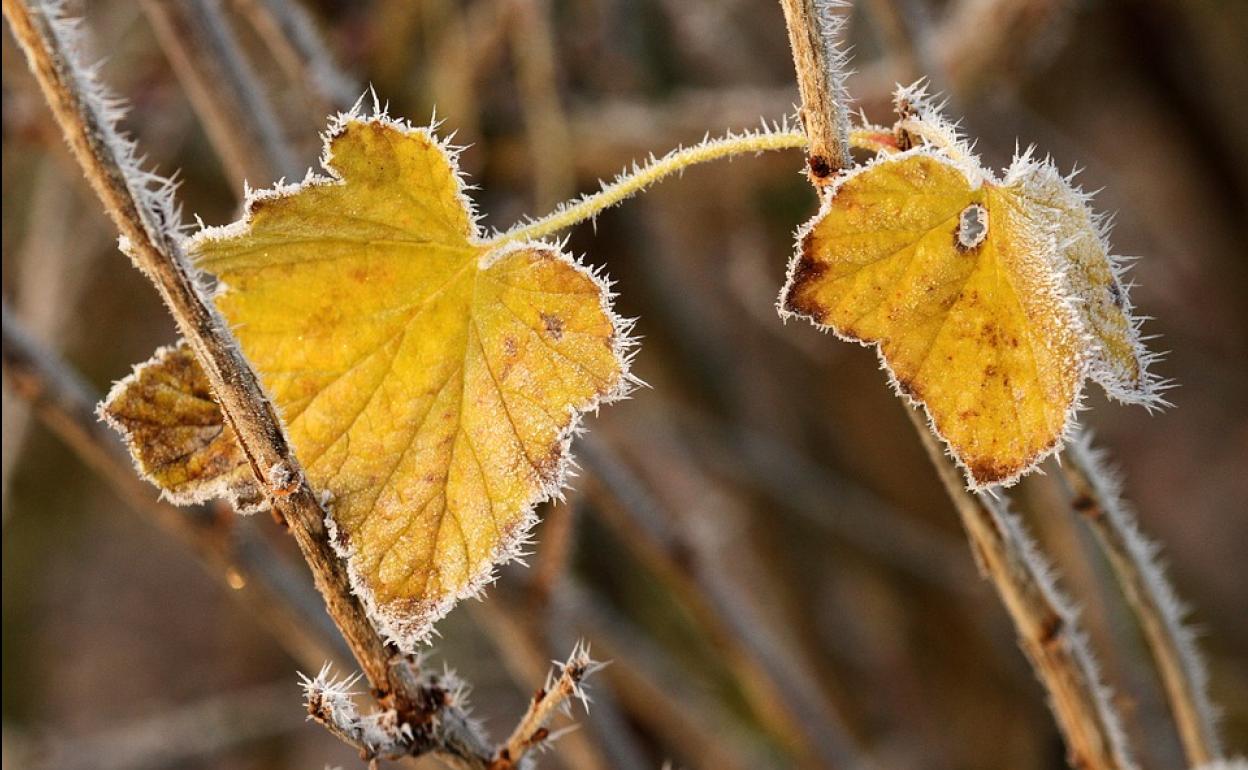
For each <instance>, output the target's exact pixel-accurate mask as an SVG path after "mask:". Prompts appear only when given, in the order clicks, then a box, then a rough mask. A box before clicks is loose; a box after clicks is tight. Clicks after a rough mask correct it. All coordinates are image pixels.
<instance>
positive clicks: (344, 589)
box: [3, 0, 487, 766]
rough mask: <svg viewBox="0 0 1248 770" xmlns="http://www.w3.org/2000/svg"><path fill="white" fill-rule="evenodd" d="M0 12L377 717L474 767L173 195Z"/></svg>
mask: <svg viewBox="0 0 1248 770" xmlns="http://www.w3.org/2000/svg"><path fill="white" fill-rule="evenodd" d="M3 8H4V15H5V17H6V19H8V22H9V26H10V28H11V29H12V31H13V34H14V37H15V38H16V39H17V41H18V43H19V44H20V45H21V47H22V50H23V51H24V53H25V55H26V58H27V61H28V63H29V65H30V69H31V71H32V72H33V73H34V75H35V78H36V80H37V81H38V82H39V85H40V88H41V89H42V90H43V93H44V97H45V98H46V99H47V101H48V104H49V106H50V107H51V108H52V112H53V115H54V116H55V118H56V121H57V123H58V124H59V125H60V127H61V130H62V132H63V133H64V135H65V139H66V141H67V143H68V144H69V146H70V150H71V151H72V152H73V154H74V157H75V158H76V159H77V161H78V163H79V165H80V166H81V167H82V169H83V171H84V173H85V174H86V176H87V180H88V181H89V182H90V184H91V187H92V188H93V189H94V191H95V193H96V195H97V196H98V197H99V199H100V201H101V203H102V204H103V206H104V209H105V211H106V213H107V214H108V215H109V217H110V218H111V219H112V220H113V223H114V224H115V225H116V227H117V228H118V230H119V231H120V233H121V235H122V243H123V246H124V248H125V250H126V251H127V252H128V253H129V254H130V256H131V258H132V259H133V260H134V263H135V265H136V266H137V267H138V268H139V269H140V270H141V271H142V272H143V273H144V274H145V275H146V276H147V277H148V279H149V280H151V281H152V283H153V285H154V286H155V287H156V289H157V290H158V292H159V293H160V295H161V297H162V299H163V300H164V301H165V304H166V305H167V307H168V308H169V311H170V313H171V314H172V315H173V317H174V320H175V321H176V322H177V325H178V328H179V330H180V331H181V332H182V334H183V336H184V337H185V338H186V340H187V341H188V343H189V344H190V346H191V349H192V350H193V351H194V352H195V354H196V357H197V358H198V359H199V361H200V363H201V364H202V365H203V367H204V370H205V372H206V374H207V376H208V379H209V382H210V383H211V384H212V387H213V391H214V393H215V395H216V397H217V400H218V402H219V403H220V405H221V407H222V411H223V412H224V414H225V416H226V419H227V420H228V421H229V423H230V425H231V427H232V428H233V429H234V431H235V433H236V435H237V436H238V438H239V444H240V446H241V447H242V449H243V451H244V452H245V453H246V455H247V457H248V460H249V461H250V464H251V466H252V470H253V471H254V472H255V474H256V478H257V480H258V481H259V482H260V484H261V486H262V487H263V488H264V489H265V491H266V494H267V495H268V497H269V501H270V504H271V505H272V507H273V510H274V511H276V512H277V513H278V514H280V515H281V516H282V518H283V520H284V521H285V522H286V524H287V525H288V526H289V528H290V531H291V533H292V534H293V535H294V537H295V540H296V542H297V543H298V545H299V548H300V551H301V552H302V553H303V556H304V559H305V560H306V561H307V562H308V566H309V567H310V568H311V570H312V574H313V577H314V579H315V581H316V586H317V589H318V590H319V591H320V592H321V595H322V596H323V597H324V598H325V602H326V606H327V607H328V609H329V613H330V616H331V617H332V618H333V619H334V622H335V623H336V624H337V626H338V628H339V630H340V631H341V632H342V634H343V636H344V637H345V639H346V641H347V644H348V645H349V646H350V648H351V651H352V653H353V654H354V655H355V658H356V660H357V661H358V662H359V664H360V666H361V668H362V669H363V671H364V674H365V676H367V677H368V680H369V682H370V684H371V685H372V686H373V689H374V690H375V691H376V692H377V694H378V696H379V698H380V700H381V702H382V704H383V706H386V707H389V708H394V709H395V710H396V712H397V713H398V714H399V715H400V717H401V719H402V721H403V722H404V723H405V724H406V723H413V724H416V725H419V726H428V725H430V724H431V723H432V722H434V721H436V722H438V724H439V725H440V728H439V729H436V730H434V729H430V730H422V731H421V733H420V738H421V741H422V742H423V741H425V740H427V741H429V743H428V744H425V745H415V746H414V747H413V753H416V752H418V751H419V750H421V749H424V750H437V751H442V752H446V753H449V754H452V755H455V756H459V757H461V758H463V759H465V760H467V761H469V762H471V763H473V764H476V765H477V766H480V765H481V764H482V763H483V758H484V757H485V756H487V749H486V748H485V746H484V741H482V740H481V738H480V736H478V735H475V734H474V733H471V732H467V733H464V734H456V735H448V734H447V732H446V730H445V724H444V723H446V722H449V721H450V720H448V719H435V717H438V716H439V714H438V711H437V709H438V708H439V707H440V705H441V704H433V705H431V704H430V703H429V702H428V701H427V699H426V697H425V696H426V695H427V693H426V692H425V691H424V690H423V689H422V687H421V683H420V681H419V678H418V677H417V675H416V672H415V670H414V669H413V667H412V665H411V661H410V660H409V658H408V656H406V655H404V654H402V653H401V652H400V651H399V650H398V649H396V648H395V647H393V646H392V645H389V644H387V642H386V641H385V640H384V639H382V638H381V636H380V635H379V634H378V632H377V630H376V628H374V626H373V625H372V623H371V622H370V621H369V618H368V615H367V613H366V611H365V609H364V606H363V604H362V603H361V602H360V601H359V599H358V598H357V597H355V595H354V594H352V592H351V587H350V581H349V580H348V577H347V571H346V566H345V565H344V564H343V562H342V561H341V560H340V559H339V558H338V557H337V555H336V554H335V553H334V551H333V548H332V546H331V545H330V542H329V535H328V532H327V530H326V525H325V519H326V513H325V511H324V509H323V508H322V506H321V504H320V502H319V498H318V497H317V495H316V494H315V493H314V492H313V490H312V489H311V487H310V486H309V485H308V483H307V481H306V479H305V478H304V476H303V472H302V469H301V467H300V465H299V463H298V461H297V460H296V458H295V456H294V453H293V452H292V451H291V449H290V447H289V445H288V444H287V442H286V438H285V435H284V433H283V431H282V429H281V425H280V423H279V421H278V418H277V415H276V413H275V412H274V410H273V407H272V405H271V404H270V403H269V402H268V400H267V399H266V398H265V397H264V394H263V391H262V390H261V388H260V384H259V382H258V380H257V379H256V375H255V373H254V372H253V371H252V370H251V367H250V365H249V364H248V363H247V361H246V360H245V359H244V358H243V356H242V354H241V352H240V351H239V348H238V345H237V344H236V343H235V341H234V339H233V336H232V335H231V333H230V332H229V330H228V328H227V327H226V325H225V324H224V323H223V321H222V320H221V318H220V317H219V316H218V315H217V314H216V313H215V311H214V310H212V309H211V307H210V305H209V304H208V301H207V300H206V298H205V296H204V292H203V290H202V289H201V288H200V286H199V285H198V284H197V283H196V281H195V280H194V278H193V277H192V273H191V271H190V269H189V268H188V266H187V262H186V258H185V255H184V254H183V252H182V249H181V245H180V242H179V240H178V237H177V233H176V227H177V223H178V215H177V207H176V205H175V203H174V200H173V193H172V186H171V184H170V183H169V182H168V181H167V180H164V179H160V178H159V177H156V176H155V175H153V174H150V173H148V172H145V171H143V170H141V169H140V168H139V163H138V161H137V159H136V154H135V147H134V144H133V143H132V142H130V141H129V140H127V139H125V138H123V137H122V136H121V135H120V134H118V132H117V130H116V128H115V122H116V120H117V118H118V103H117V101H116V100H115V99H110V98H109V97H106V96H105V95H104V94H103V91H102V88H101V86H100V84H99V83H98V82H97V81H96V79H95V77H94V75H93V73H91V72H90V71H88V70H86V69H84V68H83V67H82V66H81V65H80V64H78V63H77V62H76V61H75V60H74V58H73V53H74V51H73V49H72V45H71V44H70V43H68V42H67V39H66V36H67V35H70V34H72V32H73V28H72V25H71V23H70V22H68V21H66V20H64V19H60V18H49V17H48V16H46V15H45V13H44V11H43V10H39V11H36V10H33V9H32V8H31V7H30V6H29V5H28V4H27V2H25V0H3ZM431 709H432V711H431ZM434 741H436V743H435V742H434ZM418 743H419V742H418Z"/></svg>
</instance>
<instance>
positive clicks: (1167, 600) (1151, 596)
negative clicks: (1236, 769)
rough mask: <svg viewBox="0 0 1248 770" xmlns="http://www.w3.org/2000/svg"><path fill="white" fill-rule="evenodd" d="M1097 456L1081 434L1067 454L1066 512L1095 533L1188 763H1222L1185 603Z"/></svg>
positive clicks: (1206, 679) (1064, 465) (1063, 467)
mask: <svg viewBox="0 0 1248 770" xmlns="http://www.w3.org/2000/svg"><path fill="white" fill-rule="evenodd" d="M1102 455H1103V453H1102V452H1099V451H1097V450H1096V449H1094V448H1093V447H1092V443H1091V439H1090V438H1089V437H1087V436H1086V435H1083V436H1079V437H1078V438H1077V439H1076V440H1075V441H1073V442H1072V443H1071V444H1070V446H1069V447H1068V448H1067V449H1066V453H1065V459H1066V462H1064V463H1062V464H1061V474H1062V476H1063V477H1064V478H1065V480H1066V483H1067V484H1068V485H1069V487H1070V491H1071V493H1072V498H1071V507H1072V508H1073V509H1074V510H1075V511H1076V512H1078V513H1079V514H1080V518H1082V519H1083V520H1084V521H1086V522H1087V523H1088V526H1090V527H1091V528H1092V531H1093V532H1094V533H1095V534H1096V541H1097V544H1098V545H1100V547H1101V551H1102V552H1103V553H1104V554H1105V557H1106V559H1107V560H1108V561H1109V564H1110V566H1111V568H1112V569H1113V571H1114V576H1115V577H1116V578H1117V579H1118V584H1119V586H1120V587H1121V588H1122V592H1123V594H1124V595H1125V596H1126V599H1127V603H1128V604H1130V605H1131V609H1132V610H1133V611H1134V612H1135V615H1136V617H1137V619H1138V620H1139V623H1140V629H1141V631H1142V632H1143V635H1144V639H1145V640H1146V641H1147V643H1148V646H1149V648H1150V649H1151V651H1152V654H1153V660H1154V661H1155V662H1156V665H1157V670H1158V673H1159V675H1160V677H1161V681H1162V686H1163V687H1164V688H1165V691H1166V697H1167V699H1168V700H1169V702H1170V709H1171V711H1172V712H1173V714H1174V721H1175V723H1176V725H1177V727H1178V732H1179V738H1180V740H1181V741H1182V743H1183V750H1184V752H1185V753H1186V754H1187V760H1188V763H1189V764H1190V765H1192V766H1193V767H1196V766H1199V765H1204V764H1206V763H1209V762H1212V761H1214V760H1215V759H1219V758H1220V757H1221V747H1220V745H1219V741H1218V733H1217V728H1216V725H1215V718H1214V714H1215V710H1214V707H1213V704H1212V703H1211V702H1210V700H1209V693H1208V691H1207V687H1208V683H1209V674H1208V671H1207V670H1206V668H1205V664H1204V661H1203V660H1202V659H1201V657H1200V651H1199V650H1198V649H1197V647H1196V640H1195V638H1194V634H1193V633H1192V630H1191V629H1190V628H1188V627H1187V626H1186V625H1184V623H1183V615H1184V607H1183V603H1182V601H1181V600H1180V599H1179V598H1178V594H1177V593H1176V592H1175V590H1174V587H1173V586H1172V585H1171V584H1170V582H1169V581H1168V580H1167V579H1166V575H1165V571H1164V570H1163V569H1162V568H1161V565H1160V564H1158V562H1157V552H1158V550H1159V549H1158V546H1157V545H1156V544H1155V543H1153V542H1152V541H1150V540H1149V539H1148V538H1147V537H1145V536H1144V534H1143V533H1142V532H1140V527H1139V523H1138V522H1137V521H1136V518H1135V516H1134V514H1132V512H1131V510H1130V509H1129V508H1128V507H1127V506H1126V505H1124V504H1123V501H1122V499H1121V496H1120V494H1119V483H1118V481H1117V479H1115V478H1114V475H1113V474H1112V473H1111V472H1109V471H1107V470H1106V469H1105V467H1104V458H1103V456H1102Z"/></svg>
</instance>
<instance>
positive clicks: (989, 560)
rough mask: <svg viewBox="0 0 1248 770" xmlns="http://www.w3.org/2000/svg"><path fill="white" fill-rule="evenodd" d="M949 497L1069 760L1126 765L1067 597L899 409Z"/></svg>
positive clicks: (1024, 542) (1113, 768)
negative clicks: (1037, 682)
mask: <svg viewBox="0 0 1248 770" xmlns="http://www.w3.org/2000/svg"><path fill="white" fill-rule="evenodd" d="M906 412H907V413H908V414H909V415H910V418H911V420H912V421H913V422H914V426H915V429H916V430H917V431H918V433H919V436H920V438H922V440H923V446H924V448H925V449H927V453H928V456H929V457H930V458H931V460H932V464H933V465H935V466H936V472H937V474H938V475H939V476H940V481H941V483H942V484H943V485H944V487H945V490H946V491H947V492H948V493H949V498H950V499H951V500H952V501H953V504H954V507H955V508H957V511H958V515H959V516H960V517H961V518H962V524H963V526H964V527H965V528H966V533H967V537H969V538H970V541H971V550H972V551H973V552H974V554H975V559H976V561H977V562H978V564H979V567H980V571H981V572H982V573H983V574H984V577H986V578H987V579H988V580H990V581H992V584H993V586H994V587H995V588H996V589H997V593H998V595H1000V597H1001V601H1002V602H1003V603H1004V604H1005V608H1006V610H1007V611H1008V612H1009V614H1010V618H1011V619H1012V620H1013V621H1014V627H1015V628H1016V629H1017V631H1018V635H1019V640H1020V642H1021V644H1022V647H1023V651H1024V652H1026V653H1027V657H1028V658H1029V659H1030V660H1031V664H1032V666H1033V667H1034V668H1035V671H1036V675H1037V676H1038V677H1039V678H1040V681H1041V683H1042V684H1043V685H1044V687H1045V689H1046V690H1047V691H1048V694H1049V706H1050V707H1051V708H1052V710H1053V714H1054V716H1055V717H1056V718H1057V724H1058V727H1059V728H1060V729H1061V731H1062V735H1063V737H1064V738H1065V740H1066V748H1067V751H1068V759H1069V761H1070V765H1071V767H1075V768H1080V769H1081V770H1083V769H1084V768H1086V769H1087V770H1133V768H1135V767H1136V765H1135V762H1134V760H1133V759H1132V758H1131V755H1130V752H1129V750H1128V748H1127V746H1126V738H1125V736H1124V735H1123V732H1122V727H1121V724H1120V722H1121V720H1120V719H1119V717H1118V715H1117V713H1116V711H1115V710H1114V707H1113V704H1112V702H1111V701H1110V695H1109V692H1108V690H1107V688H1106V687H1105V686H1104V685H1103V684H1102V683H1101V681H1100V674H1099V672H1098V671H1097V667H1096V662H1095V660H1094V659H1093V657H1092V652H1091V650H1090V648H1089V647H1088V643H1087V640H1086V639H1085V637H1084V635H1083V633H1082V632H1081V631H1080V630H1079V628H1078V625H1077V623H1078V618H1077V613H1076V611H1075V609H1074V608H1073V607H1072V606H1071V604H1070V601H1069V600H1068V599H1066V598H1065V597H1064V596H1062V594H1061V593H1060V592H1059V591H1058V589H1057V586H1056V585H1055V583H1054V580H1053V574H1052V568H1051V567H1049V566H1048V565H1047V564H1046V563H1045V562H1044V559H1043V557H1042V556H1041V555H1040V553H1039V551H1038V550H1037V547H1036V545H1035V543H1034V542H1033V541H1032V540H1031V539H1030V537H1028V535H1027V533H1026V532H1025V531H1024V530H1023V528H1022V526H1021V524H1020V523H1019V522H1018V520H1017V518H1015V516H1014V515H1013V514H1011V513H1009V512H1008V511H1007V510H1006V509H1005V506H1004V504H1003V503H1001V502H1000V501H998V500H997V499H995V498H994V497H992V496H990V495H988V494H979V495H972V494H971V493H970V492H968V491H967V490H966V488H965V487H964V486H963V483H962V477H961V475H960V474H959V473H958V470H957V468H955V467H954V465H953V463H952V462H950V461H949V458H947V457H946V456H945V453H944V450H943V449H942V448H941V446H940V444H939V443H938V442H937V440H936V438H935V437H934V436H933V435H932V434H931V432H930V431H929V430H928V427H927V425H926V424H925V423H924V422H923V420H922V418H921V417H919V415H918V413H917V412H916V411H915V410H913V409H907V410H906Z"/></svg>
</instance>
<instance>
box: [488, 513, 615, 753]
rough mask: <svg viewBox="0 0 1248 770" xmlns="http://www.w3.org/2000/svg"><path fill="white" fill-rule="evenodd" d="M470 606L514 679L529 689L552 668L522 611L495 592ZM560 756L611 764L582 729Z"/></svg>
mask: <svg viewBox="0 0 1248 770" xmlns="http://www.w3.org/2000/svg"><path fill="white" fill-rule="evenodd" d="M559 507H563V506H559ZM468 609H469V610H471V611H472V617H473V619H474V620H475V621H476V623H477V625H478V626H479V627H480V628H481V630H482V631H483V632H485V634H484V635H485V637H486V638H487V639H489V641H490V644H492V645H493V646H494V648H495V649H496V650H497V651H498V654H499V656H500V657H501V658H502V662H503V665H504V666H505V667H506V668H507V669H508V670H509V671H510V673H511V675H512V679H513V680H515V681H516V682H518V683H520V684H521V687H523V688H524V689H526V690H527V689H528V688H529V687H532V686H533V685H532V683H533V682H536V681H540V680H541V677H542V676H544V675H545V674H546V673H547V671H549V665H550V663H549V661H550V655H549V654H547V652H546V645H544V644H542V643H541V642H540V641H539V639H538V638H537V636H538V634H537V633H536V629H534V628H532V627H531V626H530V625H529V624H528V623H526V622H525V620H524V618H522V617H521V613H519V612H515V611H513V610H510V609H509V608H508V607H507V606H506V600H505V599H504V598H503V597H499V596H493V597H491V598H489V599H487V600H485V601H482V602H473V603H471V604H470V605H469V606H468ZM517 729H519V728H517ZM559 758H560V759H561V760H564V761H565V762H566V764H567V766H568V767H574V768H577V770H582V768H583V770H606V768H609V767H611V765H610V763H608V762H607V760H606V758H605V757H603V756H602V755H601V753H600V752H599V750H598V747H597V746H595V745H594V744H593V742H592V741H590V740H588V739H587V737H586V734H585V733H584V731H581V730H577V731H574V732H572V733H571V734H569V735H568V736H567V737H566V738H565V739H563V741H561V743H560V751H559Z"/></svg>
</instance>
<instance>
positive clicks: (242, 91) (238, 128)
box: [143, 0, 303, 186]
mask: <svg viewBox="0 0 1248 770" xmlns="http://www.w3.org/2000/svg"><path fill="white" fill-rule="evenodd" d="M143 9H144V11H145V12H146V13H147V17H148V19H149V20H150V21H151V24H152V28H153V29H154V30H155V31H156V39H157V41H158V42H159V43H160V47H161V48H162V49H163V50H164V52H165V55H166V56H167V57H169V61H170V63H171V64H172V65H173V69H174V72H175V73H176V74H177V76H178V80H179V81H180V82H181V83H182V86H183V88H185V89H186V92H187V94H188V95H189V96H190V99H191V105H192V106H193V107H194V108H195V113H196V114H197V115H198V116H199V120H200V122H201V123H203V126H204V129H205V131H206V132H207V133H208V138H209V140H210V141H211V142H212V145H213V147H215V148H216V150H217V154H218V155H220V156H221V158H222V159H223V160H224V161H225V164H226V167H227V171H228V173H229V175H230V176H231V177H232V179H233V180H234V182H236V183H237V184H239V185H240V186H241V184H242V182H244V181H246V180H247V179H251V181H253V182H260V183H265V182H268V181H271V180H274V179H277V178H278V177H299V176H302V172H303V169H301V168H300V167H299V165H298V164H297V163H296V161H295V155H294V153H293V151H292V150H291V148H290V145H289V143H288V142H287V140H286V137H285V135H284V133H283V129H282V126H281V122H280V121H279V120H278V117H277V114H276V112H275V111H274V110H273V109H272V107H271V106H270V104H269V101H268V99H267V98H266V97H265V95H264V89H263V86H262V85H261V83H260V79H259V78H258V77H257V76H256V73H255V70H254V69H253V68H252V66H251V63H250V62H248V61H247V58H246V57H245V56H244V55H243V52H242V51H241V50H240V48H239V45H238V40H237V38H236V37H235V35H234V31H233V30H232V29H230V26H229V23H228V21H227V20H226V19H225V18H224V17H223V16H222V13H221V6H220V0H144V2H143Z"/></svg>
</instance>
